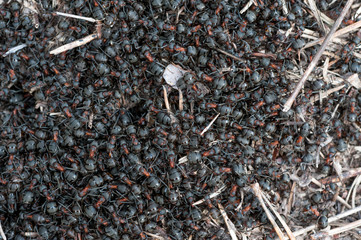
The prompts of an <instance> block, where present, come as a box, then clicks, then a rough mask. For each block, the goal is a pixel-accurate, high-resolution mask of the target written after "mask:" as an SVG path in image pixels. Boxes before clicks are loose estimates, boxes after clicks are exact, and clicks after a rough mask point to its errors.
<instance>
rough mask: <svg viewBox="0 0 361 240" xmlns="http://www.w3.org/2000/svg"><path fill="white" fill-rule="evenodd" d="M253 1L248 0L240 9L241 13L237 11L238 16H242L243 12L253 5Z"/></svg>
mask: <svg viewBox="0 0 361 240" xmlns="http://www.w3.org/2000/svg"><path fill="white" fill-rule="evenodd" d="M253 1H254V0H249V1H248V3H247V4H246V5H245V6H244V7H243V8H242V10H241V11H239V13H240V14H243V13H244V12H245V11H247V10H248V9H249V8H250V7H251V6H252V4H253Z"/></svg>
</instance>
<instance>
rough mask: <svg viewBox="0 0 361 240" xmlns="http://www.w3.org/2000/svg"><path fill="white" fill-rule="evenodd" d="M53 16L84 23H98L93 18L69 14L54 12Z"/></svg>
mask: <svg viewBox="0 0 361 240" xmlns="http://www.w3.org/2000/svg"><path fill="white" fill-rule="evenodd" d="M55 14H56V15H58V16H63V17H70V18H76V19H80V20H84V21H88V22H97V21H98V20H96V19H94V18H91V17H83V16H79V15H75V14H70V13H62V12H55Z"/></svg>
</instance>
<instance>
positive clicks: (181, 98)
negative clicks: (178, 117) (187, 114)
mask: <svg viewBox="0 0 361 240" xmlns="http://www.w3.org/2000/svg"><path fill="white" fill-rule="evenodd" d="M178 92H179V110H180V111H183V93H182V90H180V89H178Z"/></svg>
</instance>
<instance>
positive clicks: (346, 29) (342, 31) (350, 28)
mask: <svg viewBox="0 0 361 240" xmlns="http://www.w3.org/2000/svg"><path fill="white" fill-rule="evenodd" d="M360 27H361V21H358V22H355V23H353V24H351V25H349V26H347V27H344V28H342V29H340V30H338V31H337V32H335V34H334V35H333V36H334V39H336V38H337V37H339V36H342V35H344V34H346V33H349V32H352V31H355V30H357V29H358V28H360ZM324 40H325V37H321V38H319V39H317V40H315V41H312V42H309V43H307V44H306V45H305V46H304V47H303V49H306V48H309V47H313V46H315V45H317V44H321V43H323V41H324ZM332 41H333V40H332Z"/></svg>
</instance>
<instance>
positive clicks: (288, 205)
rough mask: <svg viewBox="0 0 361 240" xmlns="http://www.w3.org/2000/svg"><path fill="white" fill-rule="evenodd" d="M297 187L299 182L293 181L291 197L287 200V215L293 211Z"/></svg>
mask: <svg viewBox="0 0 361 240" xmlns="http://www.w3.org/2000/svg"><path fill="white" fill-rule="evenodd" d="M296 187H297V183H296V182H293V183H292V187H291V192H290V197H289V199H288V202H287V210H286V215H287V214H289V213H290V212H291V209H292V205H293V202H294V199H295V198H294V197H295V196H294V195H295V192H296V191H295V190H296Z"/></svg>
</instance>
